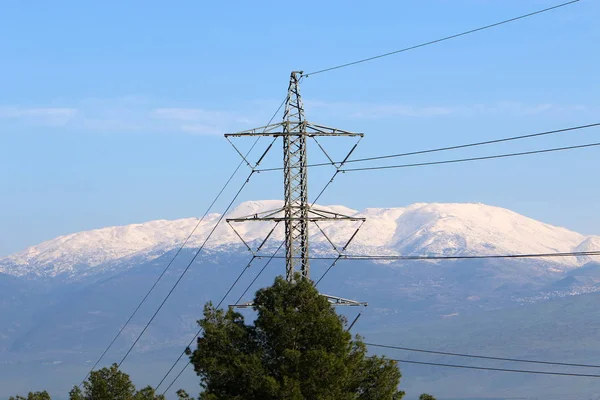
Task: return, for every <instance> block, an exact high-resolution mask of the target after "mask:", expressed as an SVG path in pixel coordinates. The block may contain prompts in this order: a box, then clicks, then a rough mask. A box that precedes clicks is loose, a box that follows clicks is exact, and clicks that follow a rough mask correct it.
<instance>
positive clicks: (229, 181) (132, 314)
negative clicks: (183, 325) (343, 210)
mask: <svg viewBox="0 0 600 400" xmlns="http://www.w3.org/2000/svg"><path fill="white" fill-rule="evenodd" d="M278 111H279V110H278ZM259 139H260V137H258V138H257V139H256V140H255V141H254V143H253V144H252V146H251V147H250V150H249V151H248V153H250V152H251V151H252V150H253V149H254V147H255V146H256V144H257V143H258V140H259ZM243 163H244V162H243V161H241V162H240V163H239V164H238V166H237V168H236V169H235V170H234V171H233V173H232V174H231V176H230V177H229V179H227V181H226V182H225V184H224V185H223V187H222V188H221V190H220V191H219V193H218V194H217V196H216V197H215V198H214V200H213V201H212V203H211V204H210V205H209V206H208V208H207V209H206V211H205V212H204V215H203V216H202V218H200V219H199V220H198V222H197V223H196V226H194V229H192V231H191V232H190V234H189V235H188V236H187V237H186V239H185V240H184V241H183V243H182V244H181V246H180V247H179V248H178V249H177V252H176V253H175V254H174V255H173V257H172V258H171V260H170V261H169V263H168V264H167V266H166V267H165V268H164V269H163V271H162V272H161V274H160V275H159V277H158V278H157V279H156V281H155V282H154V283H153V284H152V287H150V289H149V290H148V292H147V293H146V295H145V296H144V297H143V298H142V301H140V303H139V304H138V305H137V307H136V308H135V310H134V311H133V313H131V315H130V316H129V318H128V319H127V321H126V322H125V324H124V325H123V326H122V327H121V329H120V330H119V332H118V333H117V334H116V335H115V337H114V338H113V340H112V341H111V342H110V344H109V345H108V347H107V348H106V349H105V350H104V352H103V353H102V355H101V356H100V358H98V360H97V361H96V363H95V364H94V366H93V367H92V369H91V370H90V371H89V372H88V373H87V375H86V376H85V378H83V380H82V381H81V383H80V386H81V385H82V384H83V382H84V381H85V380H86V379H87V377H88V376H89V375H90V373H91V372H92V371H93V370H94V369H95V368H96V367H97V366H98V364H99V363H100V361H102V359H103V358H104V356H105V355H106V353H107V352H108V351H109V350H110V349H111V347H112V346H113V344H114V343H115V342H116V341H117V339H118V338H119V336H121V333H123V330H125V328H126V327H127V326H128V325H129V323H130V322H131V320H132V319H133V317H134V316H135V315H136V314H137V312H138V311H139V309H140V308H141V307H142V305H143V304H144V303H145V302H146V300H147V299H148V297H149V296H150V294H151V293H152V292H153V291H154V288H156V285H158V283H159V282H160V281H161V279H162V278H163V276H164V275H165V273H166V272H167V270H168V269H169V268H170V267H171V265H172V264H173V262H174V261H175V259H176V258H177V256H179V253H181V251H182V250H183V249H184V248H185V246H186V245H187V243H188V242H189V240H190V239H191V237H192V236H193V235H194V233H195V232H196V230H197V229H198V227H199V226H200V224H201V223H202V221H204V219H205V218H206V216H207V215H208V213H209V212H210V210H211V209H212V208H213V206H214V205H215V203H216V202H217V201H218V199H219V198H220V197H221V195H222V194H223V192H224V191H225V189H226V188H227V187H228V186H229V184H230V183H231V181H232V180H233V178H234V177H235V175H237V172H238V171H239V169H240V168H241V167H242V165H243Z"/></svg>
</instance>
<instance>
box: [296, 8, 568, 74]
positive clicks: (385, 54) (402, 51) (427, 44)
mask: <svg viewBox="0 0 600 400" xmlns="http://www.w3.org/2000/svg"><path fill="white" fill-rule="evenodd" d="M577 2H579V0H573V1H569V2H566V3H562V4H558V5H556V6H553V7H548V8H544V9H542V10H538V11H534V12H531V13H528V14H524V15H520V16H518V17H514V18H510V19H506V20H504V21H500V22H496V23H494V24H490V25H485V26H482V27H479V28H475V29H471V30H468V31H465V32H461V33H457V34H455V35H451V36H446V37H443V38H440V39H436V40H432V41H429V42H424V43H420V44H417V45H414V46H410V47H405V48H403V49H400V50H395V51H391V52H388V53H383V54H379V55H376V56H373V57H368V58H363V59H361V60H356V61H352V62H348V63H345V64H340V65H336V66H333V67H329V68H324V69H320V70H318V71H314V72H309V73H306V74H304V75H302V76H304V77H309V76H311V75H317V74H322V73H324V72H329V71H333V70H337V69H341V68H346V67H349V66H352V65H356V64H362V63H365V62H368V61H373V60H376V59H379V58H383V57H388V56H391V55H394V54H399V53H404V52H406V51H410V50H414V49H418V48H420V47H425V46H429V45H432V44H436V43H440V42H444V41H447V40H451V39H456V38H458V37H461V36H465V35H469V34H471V33H475V32H480V31H483V30H486V29H490V28H494V27H496V26H500V25H504V24H508V23H510V22H514V21H518V20H521V19H524V18H528V17H532V16H534V15H538V14H542V13H545V12H547V11H551V10H555V9H557V8H561V7H565V6H568V5H571V4H574V3H577Z"/></svg>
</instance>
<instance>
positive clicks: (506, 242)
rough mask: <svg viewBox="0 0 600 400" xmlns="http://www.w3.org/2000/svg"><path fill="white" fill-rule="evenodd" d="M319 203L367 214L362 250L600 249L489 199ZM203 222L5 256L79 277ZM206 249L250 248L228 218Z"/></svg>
mask: <svg viewBox="0 0 600 400" xmlns="http://www.w3.org/2000/svg"><path fill="white" fill-rule="evenodd" d="M282 205H283V202H282V201H279V200H265V201H248V202H244V203H242V204H240V205H239V206H238V207H237V208H236V209H235V210H233V211H232V212H231V213H230V214H228V215H227V217H241V216H246V215H254V214H257V213H259V212H264V211H267V210H273V209H277V208H280V207H282ZM315 208H319V209H324V210H327V211H331V212H336V213H342V214H346V215H352V216H356V217H364V218H366V219H367V221H366V223H365V224H364V225H363V227H362V228H361V230H360V232H359V233H358V235H357V236H356V237H355V239H354V241H353V243H352V245H351V246H350V248H349V252H350V253H354V254H403V255H482V254H507V253H511V254H515V253H552V252H569V251H589V250H597V249H599V248H600V237H597V236H587V237H586V236H584V235H581V234H579V233H576V232H572V231H569V230H567V229H564V228H559V227H555V226H551V225H548V224H544V223H542V222H539V221H536V220H533V219H531V218H527V217H524V216H522V215H519V214H517V213H515V212H512V211H510V210H506V209H503V208H499V207H493V206H487V205H484V204H437V203H434V204H413V205H410V206H408V207H397V208H368V209H366V210H364V211H361V212H358V211H355V210H352V209H349V208H347V207H344V206H315ZM219 217H220V215H219V214H210V215H208V216H207V218H205V220H204V221H202V222H201V223H200V224H199V226H198V229H197V230H196V232H195V234H194V236H193V238H192V240H190V242H189V243H188V247H192V248H196V247H199V246H200V245H201V244H202V243H203V242H204V240H205V238H206V237H207V235H208V234H209V232H210V231H211V230H212V228H213V226H214V224H215V223H216V222H217V220H218V219H219ZM197 223H198V219H196V218H187V219H179V220H175V221H166V220H158V221H151V222H146V223H142V224H133V225H127V226H117V227H108V228H102V229H96V230H92V231H86V232H79V233H74V234H70V235H66V236H61V237H58V238H55V239H52V240H49V241H47V242H44V243H41V244H39V245H36V246H32V247H29V248H27V249H25V250H24V251H22V252H19V253H16V254H13V255H11V256H8V257H5V258H3V259H0V272H3V273H6V274H10V275H14V276H47V277H55V276H74V277H76V276H79V275H87V274H90V273H99V272H103V271H105V270H107V269H110V268H124V267H123V265H125V264H127V263H126V262H125V261H127V260H135V262H139V261H140V260H151V259H154V258H156V257H158V256H159V255H160V254H162V253H164V252H165V251H168V250H171V249H173V248H175V247H177V246H178V245H180V243H182V242H183V240H185V238H186V237H187V235H188V234H189V233H190V232H191V231H192V229H193V228H194V226H195V225H196V224H197ZM272 226H273V225H272V224H270V223H266V222H264V223H259V222H248V223H244V224H240V223H238V224H235V227H236V230H237V231H238V232H239V234H240V235H241V236H242V237H243V238H244V240H246V241H247V242H249V243H250V242H260V241H262V240H263V239H264V238H265V237H266V235H267V234H268V232H269V231H270V230H271V228H272ZM356 226H357V224H356V223H349V222H340V223H324V224H322V225H321V227H322V228H323V230H324V231H325V232H326V233H327V234H328V235H329V236H330V237H331V238H332V240H333V241H334V243H336V244H343V243H345V242H346V241H347V240H348V239H349V238H350V237H351V236H352V234H353V232H354V230H355V229H356ZM283 236H284V232H283V226H281V225H280V226H279V227H278V228H277V229H276V230H275V231H274V233H273V235H272V237H271V240H272V244H273V245H274V244H275V243H277V244H278V243H279V242H280V241H281V240H283ZM311 240H312V241H313V243H316V244H317V248H320V249H322V248H325V247H326V245H327V240H326V239H325V238H324V237H323V236H322V234H321V233H320V232H319V230H318V229H316V228H315V227H314V226H312V227H311ZM319 245H322V246H319ZM206 248H207V249H210V250H213V251H229V252H230V251H237V250H238V249H242V250H243V248H242V245H241V241H240V239H239V238H238V237H237V235H236V233H235V232H234V231H233V230H232V229H231V228H230V227H229V226H228V225H227V224H225V223H222V224H221V225H219V227H218V228H217V229H216V230H215V233H214V235H213V236H212V237H211V239H210V240H209V241H208V242H207V244H206ZM323 251H324V250H323ZM589 261H594V258H590V257H582V258H581V259H577V258H554V259H548V260H545V261H544V262H546V263H551V264H552V265H553V268H556V269H557V271H565V270H568V269H571V268H575V267H579V266H581V265H583V264H585V263H586V262H589ZM595 261H600V257H596V259H595ZM116 264H119V266H116ZM130 264H134V262H133V261H132V262H130Z"/></svg>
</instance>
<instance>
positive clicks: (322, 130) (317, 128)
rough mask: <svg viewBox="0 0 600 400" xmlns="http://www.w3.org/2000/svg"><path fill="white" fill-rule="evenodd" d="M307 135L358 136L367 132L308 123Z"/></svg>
mask: <svg viewBox="0 0 600 400" xmlns="http://www.w3.org/2000/svg"><path fill="white" fill-rule="evenodd" d="M306 135H307V136H358V137H363V136H364V135H365V134H364V133H361V132H349V131H346V130H343V129H339V128H331V127H329V126H325V125H320V124H314V123H312V122H307V123H306Z"/></svg>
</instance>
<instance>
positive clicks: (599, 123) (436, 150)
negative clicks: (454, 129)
mask: <svg viewBox="0 0 600 400" xmlns="http://www.w3.org/2000/svg"><path fill="white" fill-rule="evenodd" d="M597 126H600V122H598V123H594V124H587V125H579V126H573V127H570V128H563V129H555V130H552V131H546V132H538V133H532V134H528V135H521V136H512V137H507V138H501V139H493V140H486V141H483V142H475V143H467V144H461V145H456V146H448V147H440V148H434V149H428V150H419V151H411V152H408V153H398V154H388V155H385V156H375V157H365V158H355V159H352V160H347V161H346V163H355V162H364V161H373V160H382V159H386V158H397V157H406V156H414V155H419V154H427V153H436V152H439V151H447V150H458V149H464V148H468V147H476V146H484V145H488V144H495V143H502V142H510V141H513V140H521V139H529V138H534V137H539V136H547V135H553V134H555V133H563V132H569V131H574V130H578V129H585V128H592V127H597Z"/></svg>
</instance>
